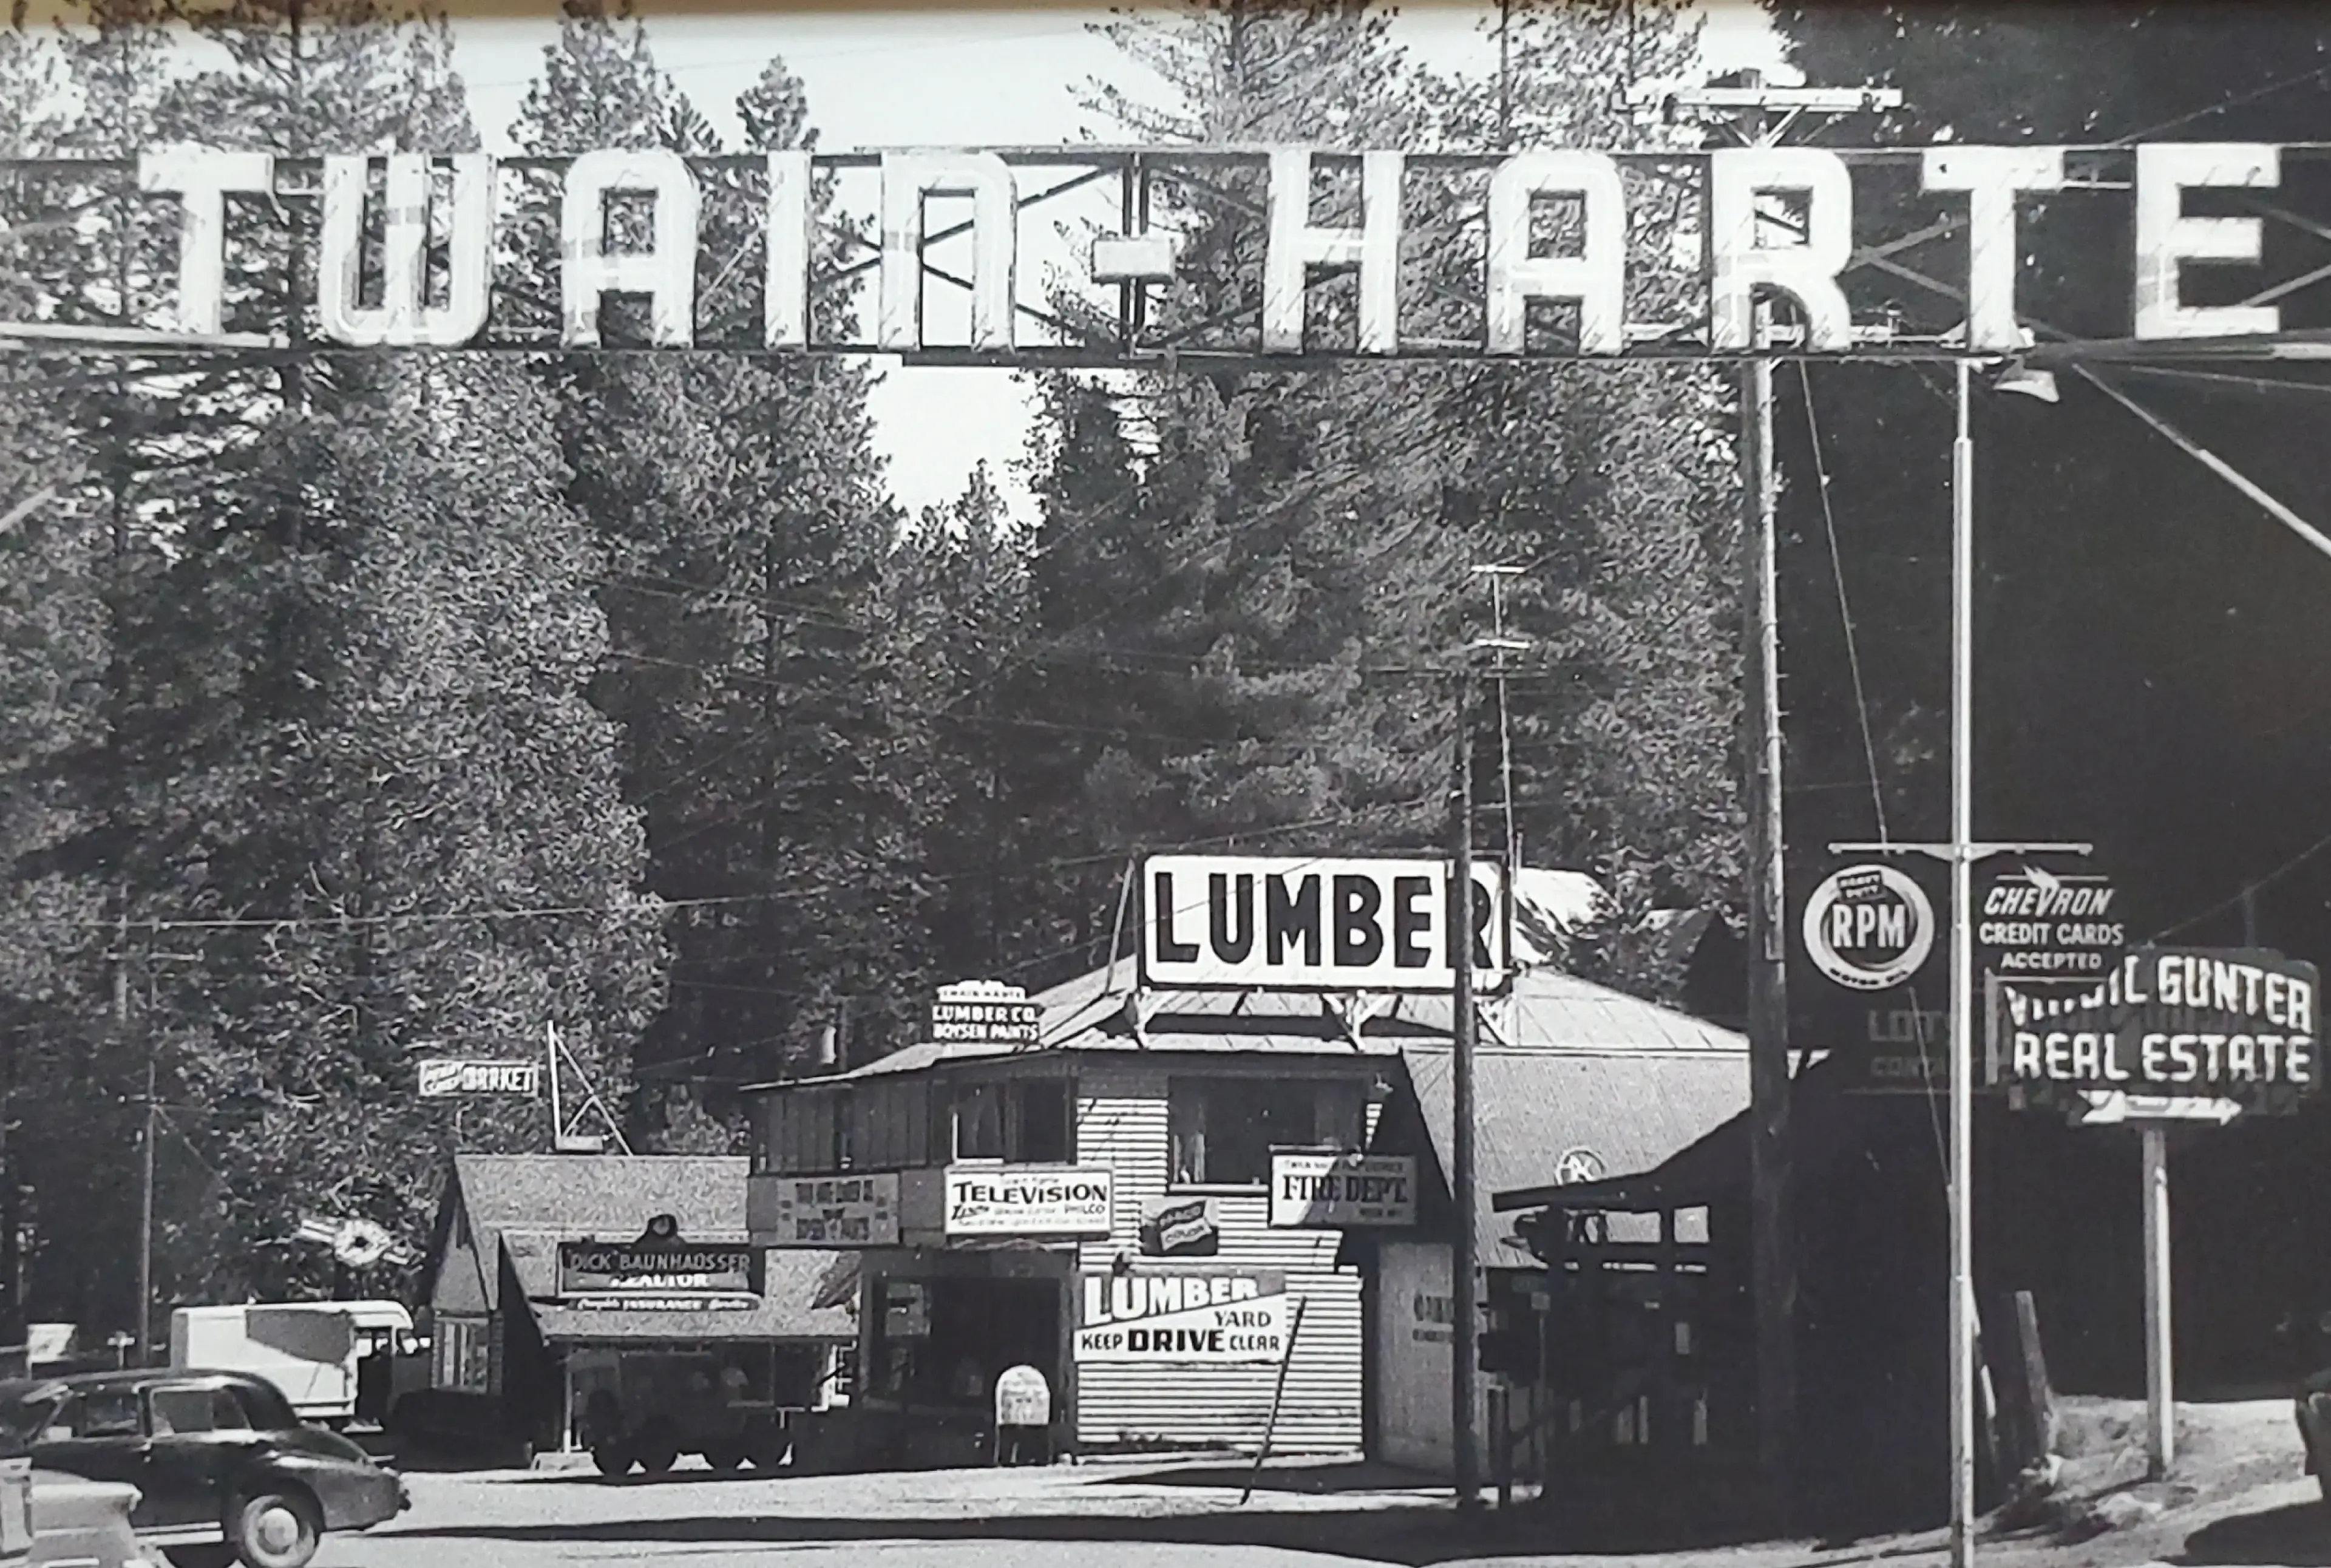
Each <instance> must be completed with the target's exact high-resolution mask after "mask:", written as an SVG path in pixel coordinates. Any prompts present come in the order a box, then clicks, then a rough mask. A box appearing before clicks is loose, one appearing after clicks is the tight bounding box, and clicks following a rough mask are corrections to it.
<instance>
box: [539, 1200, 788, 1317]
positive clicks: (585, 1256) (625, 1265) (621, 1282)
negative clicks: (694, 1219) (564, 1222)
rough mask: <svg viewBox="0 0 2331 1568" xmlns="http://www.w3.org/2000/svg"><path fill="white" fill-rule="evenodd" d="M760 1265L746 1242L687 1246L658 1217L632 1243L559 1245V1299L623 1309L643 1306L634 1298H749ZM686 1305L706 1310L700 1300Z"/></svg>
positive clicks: (676, 1231) (753, 1293)
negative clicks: (609, 1304)
mask: <svg viewBox="0 0 2331 1568" xmlns="http://www.w3.org/2000/svg"><path fill="white" fill-rule="evenodd" d="M758 1259H759V1255H758V1253H757V1252H756V1250H755V1249H754V1248H752V1247H751V1246H749V1245H747V1244H746V1243H744V1242H730V1241H717V1242H699V1241H690V1240H684V1239H682V1238H681V1236H680V1231H679V1228H678V1226H677V1225H675V1224H674V1223H673V1221H672V1220H671V1216H669V1215H662V1214H660V1215H658V1216H657V1217H656V1218H655V1219H654V1220H652V1221H650V1222H649V1225H648V1230H647V1232H646V1233H645V1234H644V1235H642V1236H641V1237H640V1239H639V1240H636V1241H595V1240H594V1241H561V1242H560V1243H559V1244H558V1294H559V1295H560V1296H561V1297H584V1298H587V1299H589V1300H590V1301H591V1302H593V1303H594V1304H595V1303H596V1302H597V1301H599V1300H602V1299H613V1300H615V1301H616V1302H617V1303H618V1305H621V1306H623V1307H637V1306H639V1305H641V1302H640V1301H637V1300H633V1299H632V1298H633V1297H642V1298H646V1297H681V1298H684V1299H685V1298H690V1297H711V1296H728V1297H740V1298H744V1297H753V1296H756V1295H757V1294H758V1293H759V1289H760V1286H759V1283H758V1281H757V1280H756V1278H755V1275H756V1273H757V1272H758V1270H757V1269H756V1267H755V1265H756V1263H757V1261H758ZM580 1304H581V1303H578V1305H580ZM656 1304H657V1305H661V1302H658V1303H656ZM687 1304H688V1305H689V1306H690V1307H702V1306H705V1305H708V1303H706V1302H704V1301H702V1300H700V1299H688V1301H687ZM748 1305H749V1302H748Z"/></svg>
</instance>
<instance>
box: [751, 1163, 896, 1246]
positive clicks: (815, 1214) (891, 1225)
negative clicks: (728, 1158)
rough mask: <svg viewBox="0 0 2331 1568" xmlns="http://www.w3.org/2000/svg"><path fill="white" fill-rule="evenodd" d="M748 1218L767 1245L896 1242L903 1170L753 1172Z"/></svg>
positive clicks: (759, 1239)
mask: <svg viewBox="0 0 2331 1568" xmlns="http://www.w3.org/2000/svg"><path fill="white" fill-rule="evenodd" d="M745 1198H746V1202H745V1207H746V1215H745V1223H746V1225H747V1228H748V1229H749V1230H750V1231H752V1233H753V1240H755V1241H756V1243H758V1244H759V1245H761V1246H764V1247H819V1248H832V1247H895V1246H897V1245H898V1244H899V1174H898V1173H897V1172H895V1171H882V1172H877V1173H875V1174H871V1175H863V1176H753V1177H750V1178H748V1179H747V1186H746V1193H745Z"/></svg>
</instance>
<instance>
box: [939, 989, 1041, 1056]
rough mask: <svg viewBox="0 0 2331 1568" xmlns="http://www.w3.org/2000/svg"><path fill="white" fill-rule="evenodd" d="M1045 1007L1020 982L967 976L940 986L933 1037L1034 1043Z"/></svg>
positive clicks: (965, 1041) (942, 1040) (979, 1042)
mask: <svg viewBox="0 0 2331 1568" xmlns="http://www.w3.org/2000/svg"><path fill="white" fill-rule="evenodd" d="M1043 1023H1044V1008H1043V1004H1042V1003H1036V1002H1031V1001H1029V1000H1028V993H1027V992H1025V991H1023V990H1022V989H1021V988H1020V987H1019V986H1017V985H1005V984H1000V983H998V982H996V981H993V980H966V981H962V982H959V983H957V984H954V985H942V986H940V987H939V993H938V999H937V1001H935V1002H933V1003H931V1040H932V1041H934V1042H935V1043H937V1044H941V1045H949V1044H973V1045H1034V1044H1037V1043H1038V1042H1039V1041H1041V1040H1042V1029H1043Z"/></svg>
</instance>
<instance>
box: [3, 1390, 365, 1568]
mask: <svg viewBox="0 0 2331 1568" xmlns="http://www.w3.org/2000/svg"><path fill="white" fill-rule="evenodd" d="M0 1455H6V1456H21V1457H24V1458H28V1459H31V1460H32V1462H33V1465H34V1466H35V1467H36V1468H38V1469H44V1470H61V1471H63V1472H65V1473H66V1474H68V1475H73V1476H80V1477H83V1478H87V1479H89V1480H93V1481H112V1482H119V1483H123V1484H126V1485H128V1486H131V1487H136V1488H137V1489H138V1494H139V1497H138V1502H137V1504H136V1506H135V1509H134V1511H133V1513H132V1514H131V1523H132V1524H133V1525H135V1526H136V1529H137V1532H138V1537H139V1538H140V1539H141V1540H143V1541H145V1542H147V1543H148V1544H153V1545H158V1546H160V1547H161V1548H162V1549H163V1551H164V1553H165V1554H166V1555H167V1556H168V1558H169V1560H170V1561H171V1562H172V1563H175V1564H176V1565H177V1568H226V1565H227V1564H230V1563H233V1562H235V1561H237V1560H238V1559H239V1560H240V1561H241V1562H243V1563H245V1564H246V1565H247V1568H307V1563H308V1561H309V1559H310V1558H312V1557H313V1556H314V1555H315V1554H316V1547H317V1544H318V1543H319V1540H320V1538H321V1537H322V1535H323V1534H324V1533H325V1532H326V1531H330V1530H362V1529H366V1528H368V1527H370V1526H371V1525H377V1524H379V1523H381V1522H382V1521H383V1520H385V1519H393V1518H395V1516H397V1515H398V1514H399V1513H401V1512H402V1511H403V1510H404V1509H405V1508H406V1507H408V1506H410V1498H409V1497H407V1495H406V1492H405V1489H404V1482H403V1481H402V1480H400V1479H399V1478H397V1476H396V1474H395V1472H394V1471H392V1470H389V1469H385V1468H382V1467H381V1466H380V1465H378V1464H376V1463H375V1462H374V1461H373V1459H371V1457H370V1456H369V1455H367V1454H366V1452H365V1451H364V1450H363V1449H360V1448H358V1447H357V1445H356V1444H355V1443H353V1442H350V1441H349V1440H347V1439H346V1438H344V1437H341V1436H340V1435H339V1434H338V1433H337V1432H331V1431H327V1430H323V1429H322V1428H320V1427H311V1426H306V1425H303V1424H302V1423H301V1422H300V1420H299V1418H298V1417H297V1416H296V1415H294V1414H293V1413H292V1411H291V1406H290V1402H288V1401H287V1400H285V1399H284V1397H283V1395H282V1393H281V1391H279V1390H278V1389H276V1388H275V1386H274V1385H273V1384H271V1383H268V1382H266V1381H265V1380H264V1379H262V1378H257V1377H252V1376H250V1375H248V1374H245V1373H226V1372H200V1371H180V1370H176V1369H159V1368H156V1369H147V1370H143V1371H137V1372H108V1373H82V1374H80V1375H77V1376H73V1377H62V1378H34V1379H22V1380H16V1381H12V1382H8V1383H0ZM36 1507H37V1504H36Z"/></svg>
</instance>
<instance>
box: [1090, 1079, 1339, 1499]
mask: <svg viewBox="0 0 2331 1568" xmlns="http://www.w3.org/2000/svg"><path fill="white" fill-rule="evenodd" d="M1184 1070H1185V1072H1186V1071H1188V1070H1190V1069H1184ZM1169 1076H1171V1075H1170V1074H1169V1072H1168V1070H1167V1069H1166V1068H1165V1067H1164V1066H1162V1065H1160V1066H1156V1067H1151V1066H1148V1065H1146V1064H1127V1065H1123V1066H1120V1065H1118V1064H1116V1063H1083V1064H1080V1071H1079V1074H1078V1082H1077V1100H1076V1150H1075V1154H1076V1160H1077V1163H1078V1164H1087V1165H1107V1166H1108V1167H1109V1168H1110V1170H1111V1171H1112V1172H1113V1173H1114V1181H1115V1187H1116V1212H1115V1215H1114V1220H1115V1223H1114V1227H1113V1229H1112V1231H1111V1233H1110V1235H1109V1237H1108V1240H1090V1241H1087V1242H1085V1243H1083V1244H1082V1245H1081V1246H1080V1249H1079V1256H1078V1259H1077V1265H1078V1269H1079V1271H1080V1274H1083V1273H1106V1272H1108V1269H1109V1268H1110V1266H1111V1264H1112V1263H1113V1262H1114V1261H1115V1259H1116V1258H1117V1256H1118V1253H1120V1252H1126V1253H1130V1254H1131V1255H1132V1256H1133V1258H1134V1259H1135V1262H1134V1267H1135V1269H1137V1271H1138V1272H1141V1273H1144V1274H1169V1273H1173V1274H1180V1273H1196V1274H1204V1273H1253V1272H1258V1271H1263V1270H1275V1271H1279V1272H1282V1273H1284V1274H1285V1275H1286V1277H1287V1290H1288V1294H1289V1297H1300V1298H1302V1299H1303V1300H1304V1301H1305V1302H1306V1303H1307V1305H1306V1306H1305V1307H1304V1313H1303V1323H1302V1326H1301V1330H1300V1332H1299V1334H1298V1335H1297V1337H1296V1342H1295V1348H1294V1353H1293V1356H1292V1359H1291V1361H1290V1363H1289V1366H1288V1372H1287V1391H1286V1395H1285V1399H1284V1402H1283V1403H1282V1405H1281V1407H1280V1415H1279V1425H1278V1429H1277V1431H1276V1433H1275V1435H1274V1437H1273V1440H1272V1447H1273V1449H1274V1450H1276V1451H1288V1452H1309V1453H1342V1452H1349V1451H1356V1450H1357V1449H1359V1448H1360V1447H1361V1445H1362V1441H1363V1427H1362V1408H1361V1385H1362V1378H1363V1372H1364V1366H1365V1354H1366V1352H1365V1343H1364V1337H1363V1333H1362V1327H1361V1315H1360V1277H1359V1274H1358V1271H1357V1270H1356V1269H1349V1268H1344V1269H1338V1268H1337V1265H1336V1254H1337V1250H1339V1248H1340V1247H1341V1245H1342V1241H1343V1233H1342V1232H1341V1231H1296V1230H1284V1231H1275V1230H1272V1229H1271V1228H1270V1223H1269V1202H1268V1198H1267V1196H1266V1194H1265V1193H1263V1192H1262V1191H1261V1189H1260V1188H1255V1189H1248V1190H1243V1191H1241V1190H1234V1189H1225V1188H1206V1189H1193V1190H1191V1191H1189V1192H1187V1193H1180V1192H1176V1193H1173V1194H1171V1196H1172V1198H1173V1199H1174V1200H1175V1201H1180V1200H1182V1199H1184V1198H1198V1197H1204V1199H1205V1200H1206V1201H1207V1203H1208V1205H1209V1207H1210V1208H1211V1209H1212V1211H1213V1220H1214V1223H1215V1225H1216V1226H1217V1227H1218V1228H1219V1230H1220V1231H1221V1237H1222V1240H1221V1245H1220V1250H1219V1251H1218V1252H1217V1253H1216V1255H1215V1256H1213V1257H1211V1258H1186V1259H1163V1258H1143V1257H1142V1256H1141V1255H1140V1232H1141V1225H1142V1221H1144V1220H1146V1219H1147V1218H1149V1217H1150V1216H1151V1215H1153V1214H1154V1213H1156V1211H1157V1209H1158V1207H1159V1206H1160V1205H1161V1204H1163V1203H1165V1202H1167V1200H1168V1193H1167V1188H1166V1176H1167V1173H1168V1171H1169V1168H1170V1150H1169V1148H1168V1137H1167V1128H1166V1079H1167V1078H1168V1077H1169ZM1207 1076H1212V1075H1211V1074H1209V1075H1207ZM1273 1076H1277V1075H1273ZM1289 1076H1292V1075H1289ZM1374 1110H1375V1107H1370V1115H1371V1117H1373V1115H1374ZM1076 1299H1077V1300H1078V1302H1079V1303H1080V1306H1079V1307H1078V1308H1077V1310H1081V1300H1082V1295H1081V1288H1080V1290H1079V1294H1078V1297H1076ZM1290 1309H1291V1303H1290ZM1278 1375H1279V1371H1278V1368H1277V1367H1275V1366H1190V1365H1180V1366H1162V1367H1146V1366H1122V1365H1084V1366H1080V1367H1078V1368H1077V1370H1076V1377H1077V1389H1076V1407H1075V1408H1076V1414H1077V1440H1078V1441H1079V1442H1080V1443H1082V1444H1086V1445H1108V1444H1116V1443H1122V1442H1127V1441H1138V1440H1163V1441H1167V1442H1175V1443H1193V1444H1195V1443H1213V1442H1219V1443H1223V1444H1228V1445H1232V1446H1236V1447H1242V1448H1251V1447H1252V1446H1253V1445H1255V1444H1257V1443H1259V1442H1261V1439H1262V1434H1263V1428H1264V1425H1265V1423H1266V1421H1268V1420H1269V1418H1270V1402H1271V1394H1272V1391H1273V1389H1274V1388H1275V1386H1276V1385H1277V1382H1278Z"/></svg>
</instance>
